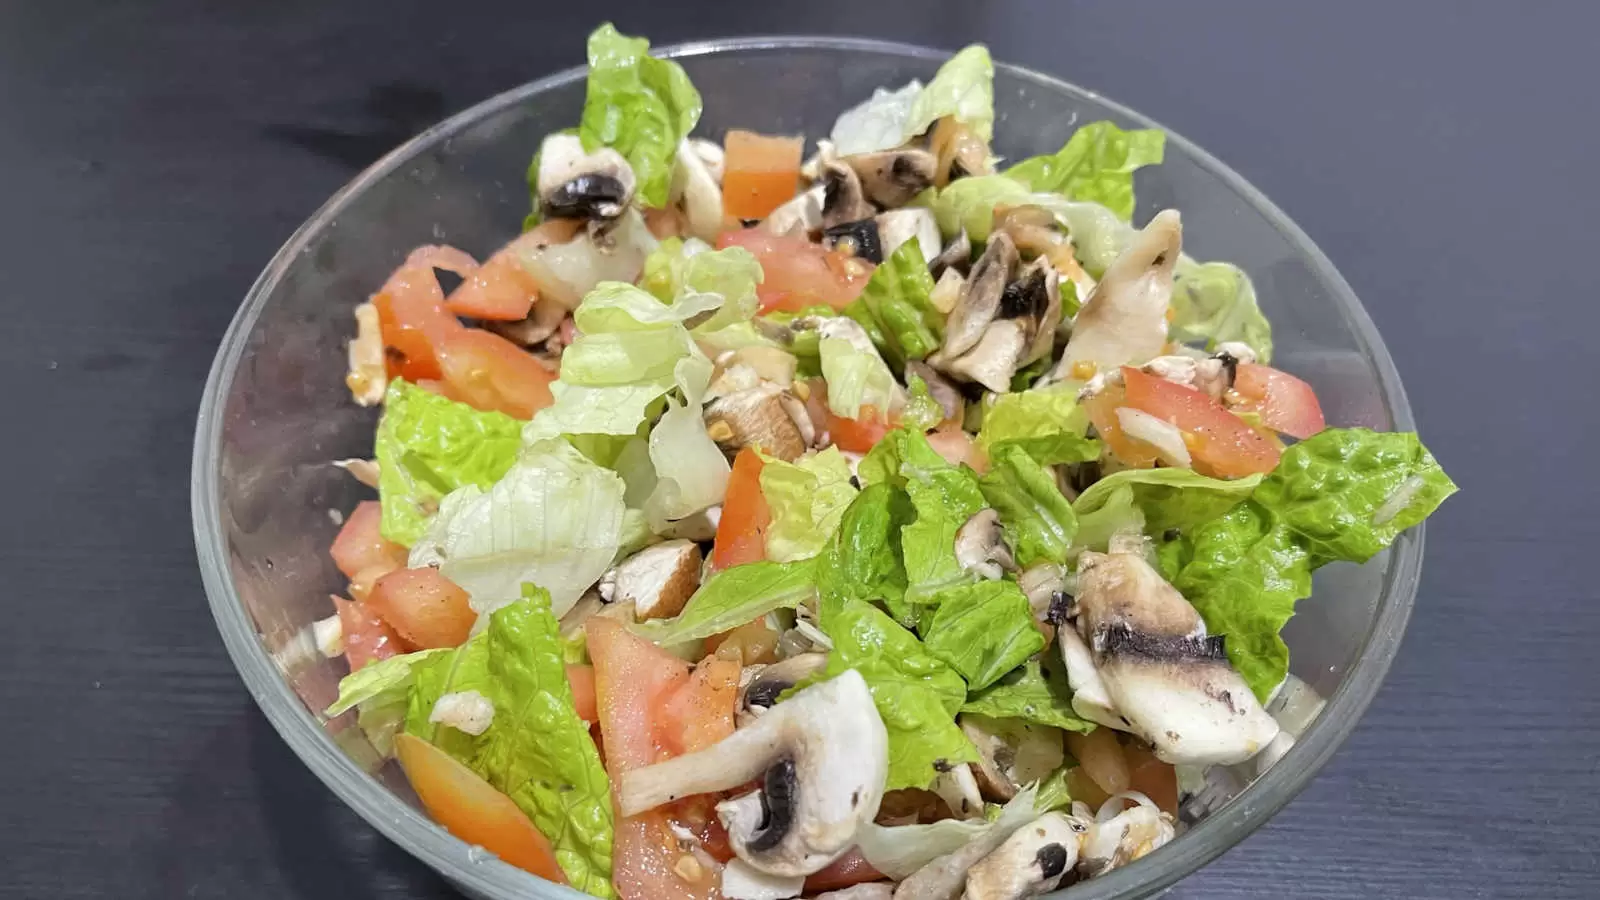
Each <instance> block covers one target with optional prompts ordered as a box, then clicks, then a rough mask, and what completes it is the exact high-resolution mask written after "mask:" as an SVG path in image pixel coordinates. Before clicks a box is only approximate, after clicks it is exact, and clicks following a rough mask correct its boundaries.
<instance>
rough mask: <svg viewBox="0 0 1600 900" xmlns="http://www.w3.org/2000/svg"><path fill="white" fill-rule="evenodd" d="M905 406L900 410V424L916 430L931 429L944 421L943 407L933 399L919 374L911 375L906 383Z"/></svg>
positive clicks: (926, 384)
mask: <svg viewBox="0 0 1600 900" xmlns="http://www.w3.org/2000/svg"><path fill="white" fill-rule="evenodd" d="M906 393H907V397H906V408H905V409H903V410H901V411H900V424H901V425H903V426H904V427H906V428H914V429H916V430H917V431H931V430H933V427H934V426H935V425H938V424H939V423H940V422H943V421H944V407H943V406H940V405H939V401H937V400H935V399H933V393H932V392H931V391H929V390H928V383H927V382H926V381H924V380H922V376H920V375H912V376H911V378H910V382H909V383H908V384H907V385H906Z"/></svg>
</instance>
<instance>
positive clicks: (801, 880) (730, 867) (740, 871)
mask: <svg viewBox="0 0 1600 900" xmlns="http://www.w3.org/2000/svg"><path fill="white" fill-rule="evenodd" d="M805 886H806V879H805V876H804V875H798V876H784V875H769V874H767V873H766V872H763V871H761V870H760V869H757V868H756V867H755V866H752V865H750V864H749V863H747V862H745V861H744V860H742V859H738V858H735V859H730V860H728V863H727V865H725V866H723V867H722V896H723V897H724V898H725V900H788V898H790V897H798V896H800V892H801V891H803V890H805Z"/></svg>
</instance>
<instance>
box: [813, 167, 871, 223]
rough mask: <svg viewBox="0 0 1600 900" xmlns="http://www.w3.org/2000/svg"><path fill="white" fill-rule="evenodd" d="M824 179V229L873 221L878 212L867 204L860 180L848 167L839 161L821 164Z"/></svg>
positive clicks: (822, 178) (822, 179)
mask: <svg viewBox="0 0 1600 900" xmlns="http://www.w3.org/2000/svg"><path fill="white" fill-rule="evenodd" d="M821 175H822V177H821V178H820V179H819V180H820V181H821V182H822V227H823V228H832V227H833V226H835V225H842V224H844V223H845V222H855V221H858V220H861V219H867V218H871V217H872V214H873V213H875V212H877V210H875V209H873V208H872V204H871V203H868V202H867V196H866V193H865V192H864V191H863V190H862V188H861V179H860V178H859V177H858V176H857V175H856V171H855V169H852V168H850V166H849V165H847V164H845V163H844V162H841V161H840V160H837V159H833V160H827V161H825V162H823V164H822V170H821Z"/></svg>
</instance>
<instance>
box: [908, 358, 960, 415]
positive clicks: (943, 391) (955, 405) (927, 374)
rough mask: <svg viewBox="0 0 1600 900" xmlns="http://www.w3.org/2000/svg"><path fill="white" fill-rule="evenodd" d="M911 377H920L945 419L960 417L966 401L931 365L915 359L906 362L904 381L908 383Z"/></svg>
mask: <svg viewBox="0 0 1600 900" xmlns="http://www.w3.org/2000/svg"><path fill="white" fill-rule="evenodd" d="M913 377H916V378H921V379H922V383H923V384H925V385H927V386H928V396H930V397H932V398H933V399H934V402H936V403H938V404H939V408H940V409H942V410H944V417H945V418H946V419H953V420H956V421H959V420H960V419H961V415H962V413H963V412H965V411H966V408H967V401H966V398H964V397H962V396H961V391H960V390H958V389H957V388H956V386H955V385H953V384H951V383H950V381H949V380H948V379H946V378H945V377H944V376H943V375H940V374H939V373H938V372H937V371H935V370H934V368H933V366H930V365H928V364H927V363H925V362H923V361H921V360H917V359H913V360H911V361H909V362H907V363H906V383H907V384H910V383H911V379H912V378H913Z"/></svg>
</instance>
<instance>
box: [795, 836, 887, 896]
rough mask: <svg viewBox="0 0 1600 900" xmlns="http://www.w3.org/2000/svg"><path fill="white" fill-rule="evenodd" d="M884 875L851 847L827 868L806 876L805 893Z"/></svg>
mask: <svg viewBox="0 0 1600 900" xmlns="http://www.w3.org/2000/svg"><path fill="white" fill-rule="evenodd" d="M885 877H886V876H885V875H884V874H883V873H882V872H879V871H878V870H877V869H874V868H873V867H872V863H869V862H867V858H866V857H865V856H862V855H861V851H860V850H858V849H856V848H854V847H851V848H850V849H849V850H848V851H846V853H845V855H843V856H841V857H839V858H838V859H836V860H834V861H833V862H832V863H830V864H829V865H828V867H827V868H825V869H823V870H822V871H820V872H817V873H815V874H813V875H810V876H808V877H807V878H806V889H805V892H806V893H807V894H815V893H819V892H821V891H837V890H841V889H843V888H847V887H850V886H851V885H853V884H865V883H867V882H869V881H882V880H883V879H884V878H885Z"/></svg>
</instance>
